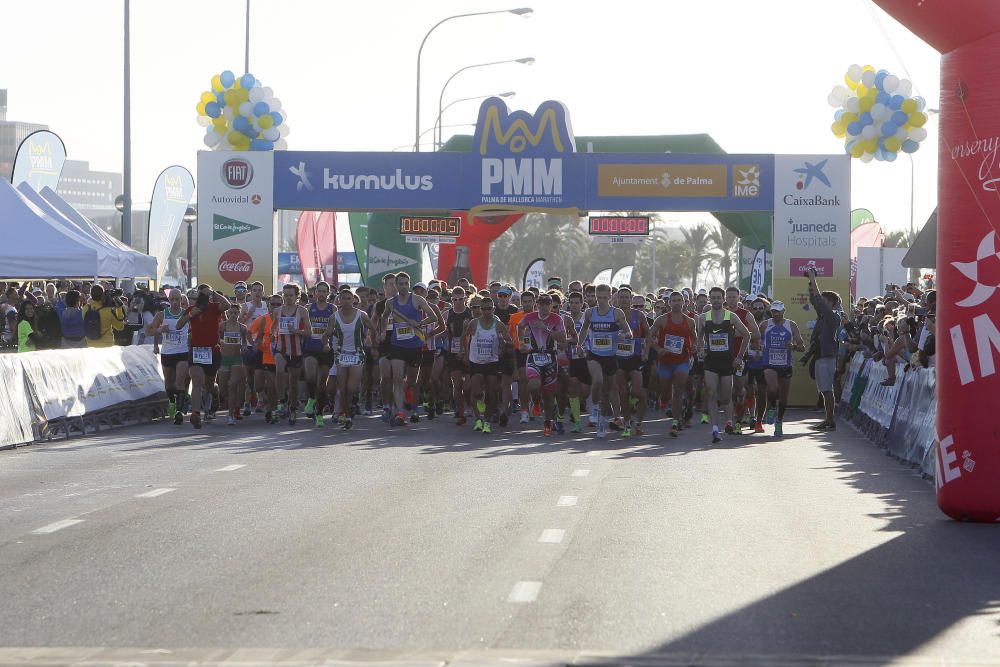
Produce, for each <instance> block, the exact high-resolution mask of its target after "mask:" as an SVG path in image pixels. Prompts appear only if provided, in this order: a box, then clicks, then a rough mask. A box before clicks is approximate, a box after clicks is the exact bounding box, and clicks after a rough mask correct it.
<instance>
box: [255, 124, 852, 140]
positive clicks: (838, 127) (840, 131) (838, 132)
mask: <svg viewBox="0 0 1000 667" xmlns="http://www.w3.org/2000/svg"><path fill="white" fill-rule="evenodd" d="M261 127H264V126H263V125H261ZM830 131H831V132H833V136H835V137H837V138H838V139H843V138H844V135H846V134H847V128H846V127H844V124H843V123H841V122H840V121H839V120H838V121H836V122H835V123H834V124H833V125H831V126H830Z"/></svg>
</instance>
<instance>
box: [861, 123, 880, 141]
mask: <svg viewBox="0 0 1000 667" xmlns="http://www.w3.org/2000/svg"><path fill="white" fill-rule="evenodd" d="M877 136H878V128H876V127H875V126H874V125H868V126H866V127H865V128H864V129H863V130H861V138H862V139H874V138H875V137H877Z"/></svg>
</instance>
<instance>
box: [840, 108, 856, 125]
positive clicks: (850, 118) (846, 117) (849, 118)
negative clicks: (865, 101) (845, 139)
mask: <svg viewBox="0 0 1000 667" xmlns="http://www.w3.org/2000/svg"><path fill="white" fill-rule="evenodd" d="M857 119H858V114H856V113H854V112H853V111H848V112H847V113H845V114H843V115H842V116H841V117H840V122H841V123H843V124H844V127H847V126H848V125H850V124H851V123H853V122H855V121H856V120H857Z"/></svg>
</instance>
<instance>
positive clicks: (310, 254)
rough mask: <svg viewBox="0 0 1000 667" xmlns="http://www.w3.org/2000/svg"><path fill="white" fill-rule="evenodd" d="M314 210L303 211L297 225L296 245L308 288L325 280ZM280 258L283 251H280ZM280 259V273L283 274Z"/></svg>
mask: <svg viewBox="0 0 1000 667" xmlns="http://www.w3.org/2000/svg"><path fill="white" fill-rule="evenodd" d="M317 218H318V215H317V214H316V213H315V212H314V211H303V212H302V214H301V215H300V216H299V221H298V223H297V224H296V226H295V245H296V248H297V249H298V252H299V270H300V272H301V273H302V282H304V283H305V286H306V289H308V288H310V287H312V286H313V285H315V284H316V283H318V282H319V281H320V280H323V269H322V265H321V264H320V261H319V252H318V248H317V246H316V220H317ZM278 255H279V259H280V255H281V253H278ZM280 264H281V263H280V261H279V270H278V273H279V274H281V270H280Z"/></svg>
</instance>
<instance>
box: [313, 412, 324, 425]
mask: <svg viewBox="0 0 1000 667" xmlns="http://www.w3.org/2000/svg"><path fill="white" fill-rule="evenodd" d="M315 419H316V428H323V427H324V426H326V424H325V422H324V421H323V415H321V414H317V415H316V417H315Z"/></svg>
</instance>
